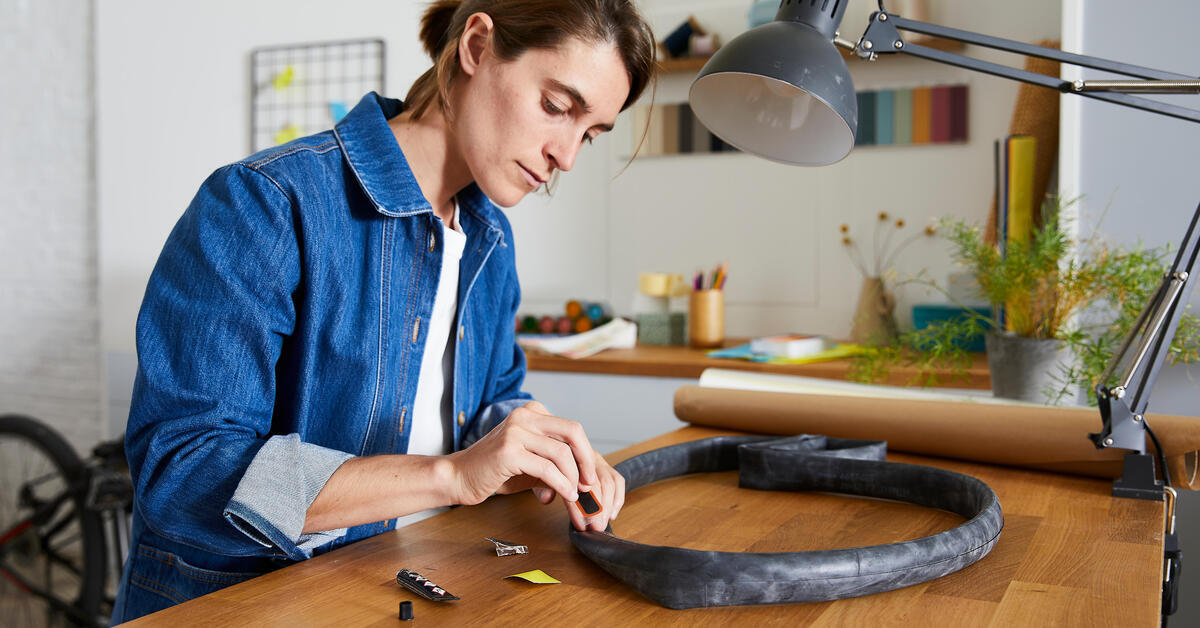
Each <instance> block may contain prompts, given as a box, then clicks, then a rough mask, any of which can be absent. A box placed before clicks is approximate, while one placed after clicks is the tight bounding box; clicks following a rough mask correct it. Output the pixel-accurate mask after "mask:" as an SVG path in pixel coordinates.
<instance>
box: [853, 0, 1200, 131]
mask: <svg viewBox="0 0 1200 628" xmlns="http://www.w3.org/2000/svg"><path fill="white" fill-rule="evenodd" d="M901 30H903V31H909V32H913V33H919V34H922V35H931V36H934V37H940V38H944V39H951V40H954V41H961V42H963V43H968V44H974V45H977V46H983V47H985V48H992V49H995V50H1001V51H1004V52H1013V53H1017V54H1022V55H1026V56H1031V57H1039V58H1042V59H1051V60H1054V61H1058V62H1060V63H1069V64H1072V65H1078V66H1082V67H1086V68H1092V69H1096V70H1103V71H1106V72H1112V73H1115V74H1121V75H1125V76H1132V77H1136V78H1140V79H1145V80H1142V81H1090V82H1089V81H1075V82H1071V81H1066V80H1063V79H1061V78H1057V77H1053V76H1047V75H1045V74H1038V73H1036V72H1029V71H1028V70H1021V69H1017V68H1011V67H1008V66H1006V65H1001V64H998V63H992V62H990V61H983V60H981V59H975V58H972V57H967V56H964V55H960V54H954V53H951V52H946V51H943V50H937V49H935V48H930V47H928V46H922V45H920V44H914V43H909V42H906V41H904V38H903V37H902V36H901V35H900V31H901ZM855 53H856V54H857V55H858V56H859V57H861V58H864V59H868V60H874V59H875V58H877V57H878V55H886V54H900V53H903V54H908V55H912V56H914V57H920V58H922V59H928V60H930V61H936V62H938V63H943V64H946V65H953V66H957V67H960V68H964V69H967V70H973V71H976V72H983V73H985V74H991V75H993V76H999V77H1001V78H1007V79H1010V80H1014V81H1020V82H1022V83H1029V84H1032V85H1039V86H1041V87H1047V88H1050V89H1054V90H1058V91H1060V92H1065V93H1073V94H1078V95H1080V96H1085V97H1087V98H1093V99H1096V100H1103V101H1106V102H1111V103H1114V104H1118V105H1122V106H1125V107H1132V108H1134V109H1141V110H1143V111H1149V112H1151V113H1157V114H1160V115H1165V116H1169V117H1173V118H1180V119H1183V120H1188V121H1191V122H1197V123H1200V111H1198V110H1195V109H1188V108H1187V107H1180V106H1177V105H1173V104H1169V103H1164V102H1160V101H1157V100H1152V99H1149V98H1141V97H1138V96H1131V95H1129V94H1125V93H1119V91H1121V90H1123V91H1136V92H1139V93H1159V94H1162V93H1189V94H1195V93H1200V80H1197V79H1196V78H1195V77H1191V76H1187V75H1184V74H1176V73H1173V72H1165V71H1162V70H1156V69H1153V68H1144V67H1141V66H1136V65H1131V64H1128V63H1121V62H1118V61H1111V60H1108V59H1100V58H1097V57H1090V56H1087V55H1079V54H1074V53H1070V52H1063V51H1061V50H1055V49H1053V48H1046V47H1043V46H1035V45H1033V44H1027V43H1023V42H1019V41H1013V40H1010V39H1003V38H1000V37H992V36H990V35H981V34H979V33H973V32H971V31H964V30H959V29H956V28H949V27H946V26H939V25H937V24H929V23H927V22H919V21H917V20H909V19H905V18H902V17H900V16H898V15H895V14H892V13H887V12H884V11H878V12H876V13H873V14H872V15H871V23H870V25H869V26H867V30H866V31H865V32H864V33H863V36H862V38H861V39H860V40H859V42H858V45H857V46H856V48H855ZM1102 90H1114V91H1102Z"/></svg>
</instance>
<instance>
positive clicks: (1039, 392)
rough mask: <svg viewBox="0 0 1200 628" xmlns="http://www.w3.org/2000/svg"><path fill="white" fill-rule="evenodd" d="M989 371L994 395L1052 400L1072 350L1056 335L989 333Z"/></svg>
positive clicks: (1028, 399)
mask: <svg viewBox="0 0 1200 628" xmlns="http://www.w3.org/2000/svg"><path fill="white" fill-rule="evenodd" d="M984 344H985V345H986V346H987V361H988V370H989V371H990V372H991V375H992V395H993V396H996V397H1003V398H1005V399H1017V400H1020V401H1030V402H1033V403H1043V404H1044V403H1049V402H1050V401H1051V400H1052V398H1051V391H1052V390H1054V389H1055V388H1057V381H1058V380H1057V376H1058V374H1059V373H1060V372H1061V370H1062V368H1063V365H1065V364H1066V363H1067V361H1068V360H1069V359H1070V351H1069V349H1068V348H1067V346H1066V343H1064V342H1063V341H1061V340H1058V339H1056V338H1025V337H1023V336H1018V335H1016V334H1014V333H1012V332H1000V333H997V332H988V333H987V335H986V336H984Z"/></svg>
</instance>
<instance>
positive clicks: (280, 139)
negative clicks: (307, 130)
mask: <svg viewBox="0 0 1200 628" xmlns="http://www.w3.org/2000/svg"><path fill="white" fill-rule="evenodd" d="M297 137H300V128H299V127H297V126H296V125H294V124H289V125H287V126H285V127H283V128H282V129H279V132H277V133H276V134H275V144H277V145H278V144H287V143H288V142H290V141H292V140H294V139H296V138H297Z"/></svg>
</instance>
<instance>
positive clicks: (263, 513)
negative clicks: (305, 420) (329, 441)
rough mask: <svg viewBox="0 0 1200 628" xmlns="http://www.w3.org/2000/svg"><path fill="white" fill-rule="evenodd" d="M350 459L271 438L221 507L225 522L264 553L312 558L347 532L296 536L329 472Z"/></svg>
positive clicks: (293, 438)
mask: <svg viewBox="0 0 1200 628" xmlns="http://www.w3.org/2000/svg"><path fill="white" fill-rule="evenodd" d="M352 457H353V456H351V455H350V454H348V453H345V452H341V451H337V450H334V449H329V448H327V447H321V446H319V445H313V444H311V443H305V442H303V441H301V440H300V436H299V435H297V434H287V435H280V436H272V437H271V438H270V439H269V440H268V441H267V444H265V445H263V447H262V449H259V450H258V454H256V455H255V456H254V459H253V460H251V461H250V466H249V467H247V468H246V473H245V474H244V475H242V479H241V481H239V482H238V486H237V490H235V491H234V493H233V498H232V499H230V500H229V503H228V504H226V505H225V519H226V520H228V521H229V523H231V524H233V526H234V527H236V528H237V529H239V530H241V531H242V533H244V534H245V535H246V536H248V537H250V538H251V539H254V540H256V541H258V542H259V543H261V544H262V545H263V547H283V548H287V549H288V550H291V551H289V553H293V552H299V553H302V554H306V555H307V554H311V552H312V550H314V549H316V548H318V547H320V546H322V545H324V544H326V543H329V542H330V541H333V540H334V539H336V538H339V537H341V536H344V535H345V534H346V528H338V529H336V530H326V531H323V532H314V533H310V534H302V532H301V531H302V530H303V528H304V520H305V517H306V514H307V512H308V507H309V506H310V505H312V503H313V500H314V499H316V498H317V494H318V493H320V492H321V489H322V488H324V486H325V484H326V483H327V482H328V481H329V478H330V476H332V475H333V472H334V471H337V469H338V467H340V466H342V463H343V462H345V461H346V460H349V459H350V458H352ZM293 548H294V550H293Z"/></svg>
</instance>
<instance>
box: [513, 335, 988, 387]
mask: <svg viewBox="0 0 1200 628" xmlns="http://www.w3.org/2000/svg"><path fill="white" fill-rule="evenodd" d="M746 342H749V341H748V340H745V339H731V340H728V341H726V343H725V346H727V347H732V346H737V345H740V344H745V343H746ZM706 353H707V350H706V349H693V348H691V347H660V346H654V345H638V346H636V347H634V348H633V349H609V350H607V351H601V352H600V353H597V354H596V355H593V356H591V357H588V358H582V359H578V360H572V359H569V358H564V357H559V356H554V355H547V354H543V353H536V352H533V351H527V352H526V353H525V358H526V363H527V365H528V367H529V369H530V370H534V371H560V372H567V373H599V374H605V375H646V376H651V377H689V378H690V377H700V373H702V372H703V371H704V369H708V368H722V369H736V370H741V371H757V372H763V373H776V374H780V375H806V376H808V377H824V378H826V379H840V380H845V379H846V371H847V370H848V369H849V368H850V361H849V360H847V359H840V360H830V361H827V362H813V363H811V364H765V363H762V362H748V361H746V360H728V359H721V358H710V357H708V356H707V355H706ZM915 374H916V370H915V369H913V368H911V367H898V368H895V369H893V370H892V372H891V373H889V375H888V377H887V379H885V380H884V381H882V382H880V383H882V384H891V385H893V386H906V385H908V384H910V383H911V381H912V379H913V376H914V375H915ZM965 375H966V379H962V378H958V377H955V376H953V375H951V374H950V373H946V374H944V375H943V376H942V377H941V379H942V381H941V382H940V383H939V385H940V386H944V387H946V388H976V389H989V388H991V387H992V379H991V375H990V374H989V373H988V365H987V358H986V357H985V356H984V355H983V354H982V353H980V354H974V355H973V356H972V363H971V366H970V367H969V368H968V369H967V370H966V373H965Z"/></svg>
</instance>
